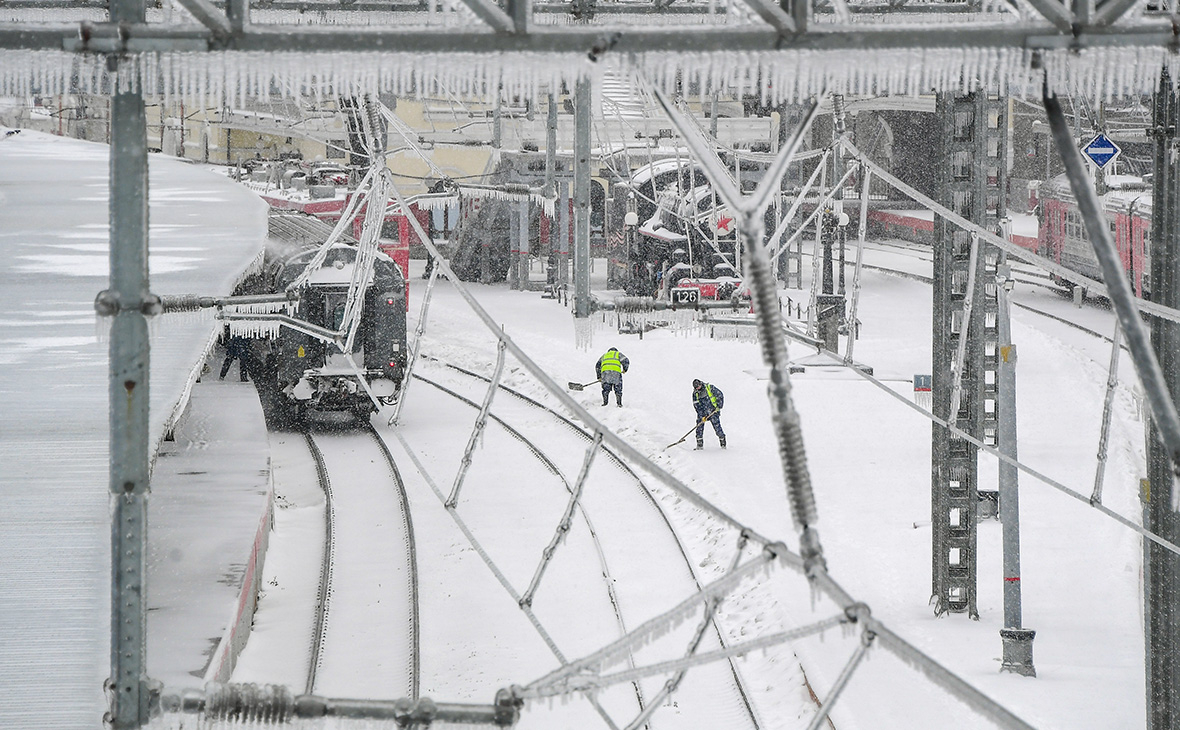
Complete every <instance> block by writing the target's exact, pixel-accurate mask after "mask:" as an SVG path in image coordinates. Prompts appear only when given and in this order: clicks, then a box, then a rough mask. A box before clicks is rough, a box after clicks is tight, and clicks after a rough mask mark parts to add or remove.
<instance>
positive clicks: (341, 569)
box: [304, 428, 419, 699]
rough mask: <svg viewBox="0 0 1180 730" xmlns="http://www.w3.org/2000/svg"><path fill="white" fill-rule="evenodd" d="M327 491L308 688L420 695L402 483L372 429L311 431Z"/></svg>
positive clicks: (412, 567)
mask: <svg viewBox="0 0 1180 730" xmlns="http://www.w3.org/2000/svg"><path fill="white" fill-rule="evenodd" d="M307 441H308V446H309V448H310V450H311V452H312V454H313V456H314V458H315V461H316V466H317V470H318V472H319V474H320V480H321V484H322V485H323V488H324V493H325V495H326V497H327V507H326V510H325V512H326V539H325V546H324V563H323V567H322V568H321V570H322V573H321V581H320V588H319V598H318V601H317V617H316V619H315V628H314V630H313V633H312V638H311V641H312V650H311V661H310V666H309V670H308V678H307V684H306V686H305V688H304V689H305V691H306V692H308V693H315V694H320V695H325V696H332V697H363V698H367V699H399V698H402V697H410V698H416V697H417V695H418V666H419V647H418V624H419V622H418V601H417V592H418V589H417V586H418V578H417V565H416V556H415V552H414V533H413V525H412V522H411V519H410V512H409V506H408V501H407V498H406V494H405V490H404V487H403V485H402V481H401V477H400V475H399V474H398V471H397V467H396V465H395V464H394V462H393V459H392V457H391V455H390V454H389V451H388V449H387V448H386V447H385V444H384V443H383V442H382V441H381V440H380V439H379V438H377V437H376V435H375V434H374V433H373V432H372V430H371V429H367V428H366V429H365V430H364V431H362V432H340V433H332V432H309V433H308V434H307Z"/></svg>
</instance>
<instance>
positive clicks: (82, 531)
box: [0, 131, 266, 730]
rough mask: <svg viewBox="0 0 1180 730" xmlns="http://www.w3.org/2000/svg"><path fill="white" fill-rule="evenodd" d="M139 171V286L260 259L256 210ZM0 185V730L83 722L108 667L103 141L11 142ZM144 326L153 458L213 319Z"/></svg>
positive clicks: (208, 188)
mask: <svg viewBox="0 0 1180 730" xmlns="http://www.w3.org/2000/svg"><path fill="white" fill-rule="evenodd" d="M150 167H151V174H150V191H151V192H150V200H151V259H150V263H151V274H152V280H151V287H152V291H154V292H156V293H158V294H181V293H202V294H218V293H228V292H229V291H230V290H231V288H232V286H233V284H234V282H235V280H236V279H237V278H238V277H239V276H240V275H241V272H242V271H243V270H244V269H245V268H246V267H247V266H248V265H249V264H250V262H251V261H253V260H254V259H255V258H256V257H257V256H258V255H259V253H260V252H261V250H262V246H263V242H264V240H265V236H266V206H265V204H264V203H262V201H260V200H258V198H257V197H256V196H254V194H253V193H251V192H250V191H249V190H246V189H245V188H243V187H241V186H239V185H236V184H234V183H232V182H230V181H229V180H226V179H225V178H223V177H221V176H218V175H213V174H211V173H210V172H209V171H208V170H205V169H202V168H200V167H197V166H193V165H189V164H185V163H183V162H180V161H177V160H173V159H170V158H165V157H160V156H153V157H152V158H151V162H150ZM0 181H3V182H0V245H2V246H3V251H4V256H3V257H0V286H2V287H3V294H4V296H3V297H0V413H2V414H3V418H0V465H3V468H0V555H4V557H5V559H4V561H3V564H2V565H0V637H3V639H2V640H0V641H2V643H0V647H2V648H0V727H13V728H15V727H19V728H53V729H55V730H59V729H64V728H87V729H88V730H89V729H91V728H95V727H99V726H101V722H102V713H103V712H104V710H105V708H106V702H105V699H104V697H103V689H102V686H103V680H104V679H105V678H106V677H107V676H108V675H109V673H110V668H109V662H110V658H109V648H108V647H109V638H108V636H109V632H110V620H109V615H110V606H109V603H110V577H109V576H110V528H109V519H110V518H109V506H108V505H109V498H108V489H107V484H108V458H107V428H108V413H107V380H108V374H107V371H108V366H107V343H106V341H105V340H103V339H102V337H101V331H100V328H98V327H96V323H95V315H94V307H93V302H94V297H95V295H96V294H97V293H98V292H99V291H100V290H102V289H105V288H106V287H107V278H108V221H107V207H108V202H107V201H108V198H107V188H108V184H109V182H108V181H109V170H108V148H107V147H106V146H105V145H100V144H92V143H87V142H80V141H76V140H69V139H63V138H58V137H53V136H49V135H44V134H39V133H36V132H30V131H24V132H22V133H20V134H14V135H10V136H7V137H5V138H3V139H0ZM152 326H153V330H152V332H153V338H152V352H151V411H152V417H151V438H152V447H151V448H153V449H154V448H155V447H156V445H158V444H159V443H160V442H161V441H162V439H163V437H164V434H165V432H166V430H167V429H168V427H169V424H170V422H172V421H173V420H174V418H175V417H176V416H177V415H178V414H179V412H180V408H179V406H180V405H181V404H183V402H184V400H185V398H186V397H187V393H188V390H189V388H190V387H191V384H192V382H193V380H194V379H195V377H196V375H197V373H198V370H197V368H198V367H199V365H200V364H201V362H202V361H203V359H204V355H205V352H206V350H207V348H208V347H209V345H210V344H211V342H212V339H213V337H214V335H215V334H216V327H215V325H214V324H213V323H212V322H211V321H210V320H208V319H204V318H195V317H192V318H186V317H161V318H159V319H158V321H156V322H155V323H153V325H152ZM255 519H256V520H257V517H256V518H255ZM149 534H150V535H151V536H152V537H153V538H156V539H159V538H161V537H164V536H165V533H164V532H163V531H161V530H158V529H152V527H151V526H149ZM251 534H252V532H251ZM245 559H246V556H245V555H243V556H240V557H239V558H238V560H239V562H241V561H244V560H245ZM228 613H229V611H228V609H227V610H226V614H227V615H226V616H225V618H228Z"/></svg>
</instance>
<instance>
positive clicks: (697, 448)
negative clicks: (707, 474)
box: [693, 439, 705, 451]
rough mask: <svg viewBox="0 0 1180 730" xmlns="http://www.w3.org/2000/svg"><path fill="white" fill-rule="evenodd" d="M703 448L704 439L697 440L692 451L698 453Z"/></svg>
mask: <svg viewBox="0 0 1180 730" xmlns="http://www.w3.org/2000/svg"><path fill="white" fill-rule="evenodd" d="M703 448H705V441H704V439H697V447H696V448H695V449H693V451H700V450H701V449H703Z"/></svg>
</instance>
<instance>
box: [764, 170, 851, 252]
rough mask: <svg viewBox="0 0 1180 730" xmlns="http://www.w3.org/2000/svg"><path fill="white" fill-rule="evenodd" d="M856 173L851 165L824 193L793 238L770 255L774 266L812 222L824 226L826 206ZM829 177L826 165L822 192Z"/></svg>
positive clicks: (821, 183) (793, 234)
mask: <svg viewBox="0 0 1180 730" xmlns="http://www.w3.org/2000/svg"><path fill="white" fill-rule="evenodd" d="M854 172H856V166H855V165H849V166H848V169H847V170H845V171H844V176H843V177H841V178H840V179H839V180H838V181H837V182H836V184H835V185H833V186H832V187H831V188H830V189H828V192H826V193H824V194H823V195H822V196H821V197H820V199H819V201H818V202H817V203H816V205H815V210H813V211H811V214H810V215H808V216H807V217H806V218H804V219H803V222H802V223H800V224H799V227H798V228H796V229H795V232H794V233H792V234H791V236H790V237H789V238H788V239H787V240H786V242H784V243H782V244H780V245H779V246H778V247H777V248H775V250H774V253H773V254H771V255H770V261H771V263H772V264H774V263H776V262H777V261H778V257H779V256H780V255H782V252H783V251H786V250H787V249H788V248H789V247H790V245H791V244H792V243H794V242H795V239H797V238H798V237H799V236H801V235H803V231H805V230H807V226H809V225H811V223H812V221H815V222H816V226H817V227H818V226H820V225H822V221H821V220H820V216H821V215H823V212H824V206H825V205H827V204H828V203H829V202H831V201H832V200H833V199H834V198H835V197H836V194H837V193H839V191H840V189H841V187H842V186H843V185H844V184H845V183H847V182H848V180H849V178H851V177H852V174H853V173H854ZM827 176H828V172H827V166H826V165H824V166H823V172H822V173H821V175H820V185H819V189H820V190H823V189H824V188H825V186H826V184H827Z"/></svg>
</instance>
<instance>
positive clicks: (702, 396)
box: [692, 380, 725, 451]
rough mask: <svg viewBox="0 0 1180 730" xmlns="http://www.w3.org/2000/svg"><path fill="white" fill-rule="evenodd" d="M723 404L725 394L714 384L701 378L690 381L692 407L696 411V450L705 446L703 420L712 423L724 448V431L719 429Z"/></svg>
mask: <svg viewBox="0 0 1180 730" xmlns="http://www.w3.org/2000/svg"><path fill="white" fill-rule="evenodd" d="M724 405H725V394H724V393H722V392H721V389H720V388H718V387H717V386H716V385H709V384H708V383H706V382H704V381H702V380H694V381H692V407H693V408H695V409H696V412H697V450H698V451H699V450H700V449H703V448H705V421H709V422H710V423H712V424H713V430H714V431H716V432H717V440H718V441H720V442H721V448H723V449H724V448H725V431H722V430H721V408H722V407H723V406H724Z"/></svg>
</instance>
